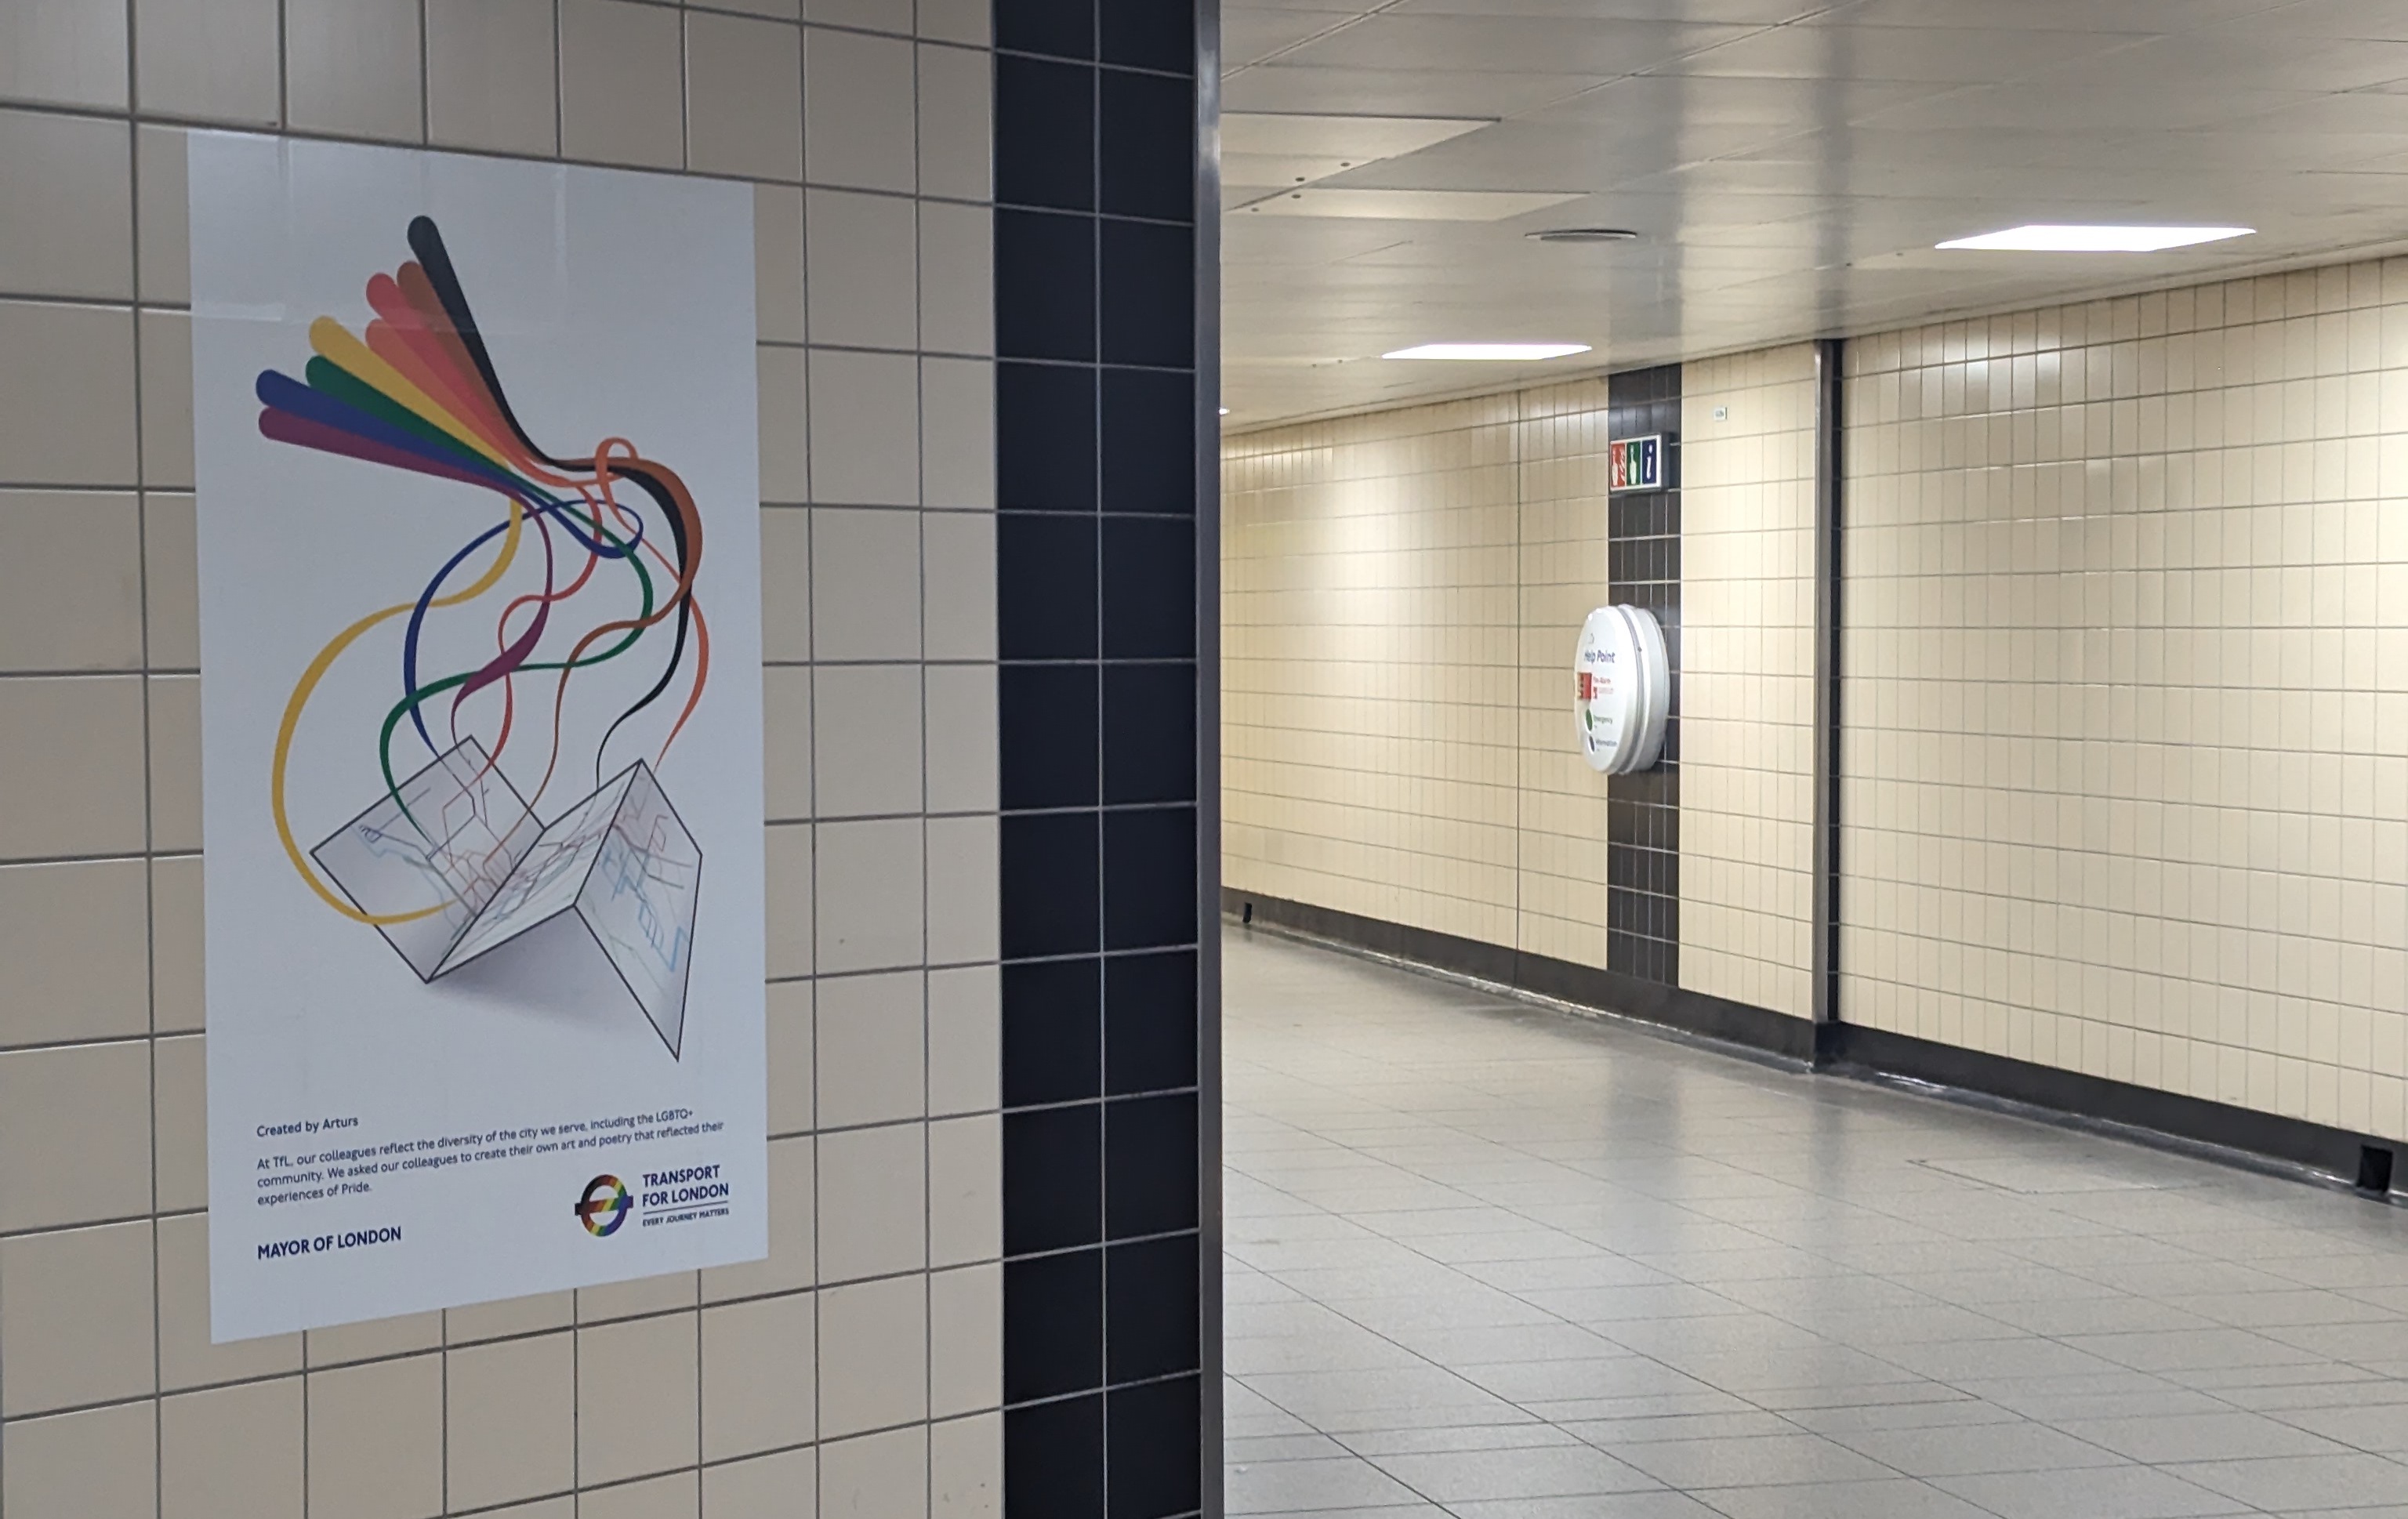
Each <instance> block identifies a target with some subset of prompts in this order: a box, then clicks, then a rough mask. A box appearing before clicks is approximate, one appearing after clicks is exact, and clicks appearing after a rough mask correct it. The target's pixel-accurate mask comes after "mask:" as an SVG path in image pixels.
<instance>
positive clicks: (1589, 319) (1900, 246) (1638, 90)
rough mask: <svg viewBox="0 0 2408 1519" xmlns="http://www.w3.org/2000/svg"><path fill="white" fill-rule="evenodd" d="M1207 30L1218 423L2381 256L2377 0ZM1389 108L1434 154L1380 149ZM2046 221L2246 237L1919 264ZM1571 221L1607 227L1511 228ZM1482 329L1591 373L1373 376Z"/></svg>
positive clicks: (1339, 20)
mask: <svg viewBox="0 0 2408 1519" xmlns="http://www.w3.org/2000/svg"><path fill="white" fill-rule="evenodd" d="M1230 16H1231V17H1232V18H1233V20H1232V21H1231V22H1230V33H1231V37H1232V46H1231V48H1230V50H1229V55H1228V58H1227V60H1226V70H1225V73H1226V79H1225V92H1224V99H1225V103H1226V107H1227V108H1228V109H1230V110H1231V111H1233V112H1240V113H1254V114H1251V115H1241V116H1236V117H1233V118H1232V119H1231V122H1230V130H1229V139H1228V142H1227V144H1226V147H1227V150H1228V151H1229V152H1230V154H1231V157H1230V160H1229V164H1230V170H1231V172H1230V180H1231V185H1232V188H1231V189H1230V191H1229V193H1228V197H1227V198H1228V201H1229V203H1230V204H1231V206H1232V207H1233V208H1234V209H1232V211H1231V212H1230V213H1229V214H1228V215H1227V216H1226V219H1225V235H1224V240H1223V257H1224V265H1225V267H1224V288H1225V321H1226V331H1225V335H1224V366H1225V367H1224V391H1225V394H1224V399H1225V401H1226V403H1227V404H1228V405H1229V406H1230V408H1232V414H1231V416H1230V418H1229V422H1230V423H1231V424H1233V425H1240V426H1243V425H1249V424H1254V423H1264V422H1269V421H1272V420H1276V419H1280V418H1284V417H1295V416H1304V415H1316V414H1325V413H1328V412H1332V411H1341V410H1346V409H1349V408H1359V407H1364V406H1371V405H1381V404H1388V403H1392V402H1396V401H1401V400H1408V399H1412V398H1414V397H1417V396H1429V395H1439V394H1460V393H1463V392H1466V391H1469V390H1474V389H1485V388H1494V387H1496V386H1498V385H1501V384H1512V383H1516V382H1519V381H1521V380H1527V379H1529V378H1534V377H1537V376H1541V375H1548V374H1572V373H1580V372H1583V371H1584V370H1585V369H1591V368H1595V367H1597V366H1598V365H1599V364H1600V363H1602V364H1603V365H1607V366H1610V367H1621V366H1625V365H1636V364H1647V363H1656V362H1661V361H1664V360H1668V359H1677V358H1684V357H1695V356H1700V355H1704V354H1708V353H1713V352H1723V351H1730V350H1732V349H1736V348H1742V347H1750V346H1756V345H1758V344H1766V343H1775V342H1783V341H1789V340H1794V339H1797V338H1801V337H1815V336H1826V335H1832V334H1847V333H1860V332H1870V331H1876V330H1880V329H1881V328H1883V327H1885V326H1894V325H1898V324H1900V323H1903V322H1913V321H1921V320H1928V319H1930V318H1934V317H1940V316H1946V315H1956V314H1964V313H1970V312H1980V311H1990V310H2002V309H2008V308H2014V307H2016V306H2022V305H2028V304H2034V303H2039V302H2044V301H2051V300H2060V299H2069V298H2079V297H2084V296H2088V295H2095V294H2111V293H2118V292H2124V291H2130V290H2138V289H2145V288H2150V287H2153V286H2157V287H2161V286H2165V285H2170V284H2175V283H2181V282H2185V281H2188V280H2194V279H2208V278H2215V277H2219V276H2223V275H2229V274H2234V273H2243V272H2257V271H2260V270H2266V269H2274V268H2284V267H2298V266H2302V265H2308V264H2313V263H2320V262H2327V261H2330V260H2333V259H2337V258H2343V257H2352V256H2363V255H2369V254H2372V253H2375V252H2388V251H2399V250H2401V249H2402V248H2408V0H1389V3H1387V4H1385V5H1377V6H1375V5H1372V4H1369V3H1368V0H1301V3H1298V0H1268V3H1256V4H1250V5H1249V6H1247V7H1243V8H1241V9H1236V10H1233V11H1232V12H1230ZM1300 118H1312V119H1313V120H1312V122H1306V121H1303V120H1300ZM1394 118H1413V119H1418V120H1419V121H1420V122H1423V123H1425V126H1424V127H1423V129H1422V130H1426V131H1427V132H1428V133H1429V134H1430V135H1429V136H1426V137H1423V138H1420V139H1415V138H1413V137H1412V136H1411V135H1410V133H1408V134H1406V135H1405V136H1401V137H1398V138H1396V139H1394V140H1382V139H1379V134H1380V133H1381V132H1383V131H1386V130H1389V129H1388V128H1385V127H1383V126H1382V125H1380V123H1379V120H1378V119H1394ZM1443 118H1455V119H1461V120H1458V121H1453V122H1443V123H1441V124H1439V125H1430V124H1428V123H1429V122H1430V121H1431V119H1443ZM1492 121H1493V122H1494V123H1495V124H1487V123H1488V122H1492ZM1466 128H1469V130H1466ZM1400 130H1401V129H1400ZM1283 134H1284V136H1283ZM1441 139H1442V140H1441ZM1241 181H1242V182H1241ZM1292 195H1297V196H1301V197H1303V198H1301V199H1291V198H1289V197H1290V196H1292ZM1267 197H1268V198H1267ZM1250 202H1251V203H1254V205H1255V206H1258V207H1259V209H1246V208H1244V207H1246V206H1247V204H1248V203H1250ZM2050 221H2057V222H2081V221H2123V222H2189V223H2217V224H2238V225H2246V226H2253V227H2256V228H2257V234H2256V235H2255V236H2249V237H2243V238H2236V239H2233V240H2231V241H2229V242H2225V243H2216V244H2212V245H2207V246H2204V247H2201V248H2196V249H2191V250H2186V251H2170V252H2165V253H2157V254H2086V255H2058V254H2044V253H1997V252H1987V253H1967V252H1941V251H1935V250H1934V249H1933V248H1932V246H1931V245H1932V244H1933V243H1936V242H1939V241H1941V240H1942V239H1944V238H1949V237H1957V236H1967V235H1970V234H1975V233H1980V232H1987V231H1994V230H1996V229H1998V228H2000V227H2006V226H2013V225H2015V224H2018V223H2021V222H2050ZM1575 224H1578V225H1612V226H1621V227H1627V228H1629V229H1631V230H1633V231H1635V232H1637V233H1638V234H1639V236H1638V237H1637V238H1636V239H1635V240H1633V241H1629V242H1624V243H1613V244H1594V245H1541V244H1538V243H1534V242H1532V241H1530V240H1529V238H1528V236H1527V234H1529V233H1532V232H1535V231H1539V230H1541V229H1543V228H1546V227H1550V226H1562V225H1575ZM1512 338H1520V339H1541V340H1569V341H1577V342H1585V343H1590V344H1592V345H1594V347H1595V349H1596V351H1595V352H1594V353H1592V354H1588V355H1584V356H1583V357H1582V358H1580V359H1576V360H1571V361H1565V362H1561V363H1557V364H1555V365H1446V364H1404V363H1391V362H1384V361H1382V360H1381V359H1379V358H1378V357H1377V355H1378V354H1380V353H1382V352H1384V351H1388V350H1391V349H1396V348H1402V347H1407V346H1411V345H1413V344H1418V343H1426V342H1438V341H1479V340H1499V339H1512Z"/></svg>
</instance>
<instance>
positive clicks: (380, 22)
mask: <svg viewBox="0 0 2408 1519" xmlns="http://www.w3.org/2000/svg"><path fill="white" fill-rule="evenodd" d="M419 21H420V0H284V95H285V114H286V116H287V118H288V119H289V120H290V122H291V124H292V125H294V126H295V127H298V128H301V129H303V130H305V131H312V132H333V133H339V134H341V135H343V136H353V137H375V138H379V139H380V140H383V141H387V142H422V141H423V140H425V131H426V128H425V102H424V100H423V96H422V94H421V88H420V86H421V67H420V64H421V61H422V59H423V57H424V39H423V37H422V36H420V32H419Z"/></svg>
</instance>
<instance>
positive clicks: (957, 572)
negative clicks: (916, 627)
mask: <svg viewBox="0 0 2408 1519" xmlns="http://www.w3.org/2000/svg"><path fill="white" fill-rule="evenodd" d="M920 531H921V552H922V554H923V558H922V574H923V577H924V578H923V580H922V584H923V585H924V586H925V600H924V603H923V609H922V616H923V618H924V619H925V639H926V642H925V648H926V651H927V657H928V658H930V659H966V660H992V659H994V658H995V657H996V600H995V519H994V518H992V517H989V516H986V515H983V514H982V513H969V512H930V513H928V514H927V515H926V516H925V517H924V518H922V519H921V527H920ZM931 731H933V730H931Z"/></svg>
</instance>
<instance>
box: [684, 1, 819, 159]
mask: <svg viewBox="0 0 2408 1519" xmlns="http://www.w3.org/2000/svg"><path fill="white" fill-rule="evenodd" d="M685 24H686V35H685V46H686V131H687V135H688V147H687V153H688V157H689V166H690V167H692V168H694V169H695V170H697V171H699V172H701V173H705V174H735V175H742V176H744V177H746V178H748V179H788V180H792V179H801V178H802V177H803V44H802V33H801V31H800V30H799V29H798V28H796V27H793V26H787V25H781V24H780V23H778V22H776V21H752V20H748V19H746V18H743V17H738V16H716V15H712V14H710V13H709V12H703V11H696V12H694V13H692V14H689V15H688V16H687V17H686V23H685Z"/></svg>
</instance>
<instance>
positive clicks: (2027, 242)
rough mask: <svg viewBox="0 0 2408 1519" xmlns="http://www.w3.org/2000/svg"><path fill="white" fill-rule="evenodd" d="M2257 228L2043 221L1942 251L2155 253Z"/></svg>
mask: <svg viewBox="0 0 2408 1519" xmlns="http://www.w3.org/2000/svg"><path fill="white" fill-rule="evenodd" d="M2255 231H2257V228H2255V227H2092V226H2072V225H2060V224H2055V223H2048V222H2042V223H2037V224H2034V225H2031V226H2022V227H2009V228H2007V229H2006V230H2005V231H2004V232H1985V233H1984V234H1982V236H1978V237H1958V238H1957V239H1955V240H1953V241H1950V242H1944V243H1942V244H1940V245H1939V246H1940V247H1942V248H1978V249H1998V250H2006V251H2016V252H2030V253H2156V252H2161V251H2164V250H2166V249H2169V248H2188V247H2190V246H2192V245H2193V244H2195V243H2213V242H2221V241H2222V240H2223V239H2225V238H2227V237H2246V236H2249V235H2250V234H2251V233H2253V232H2255Z"/></svg>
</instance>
